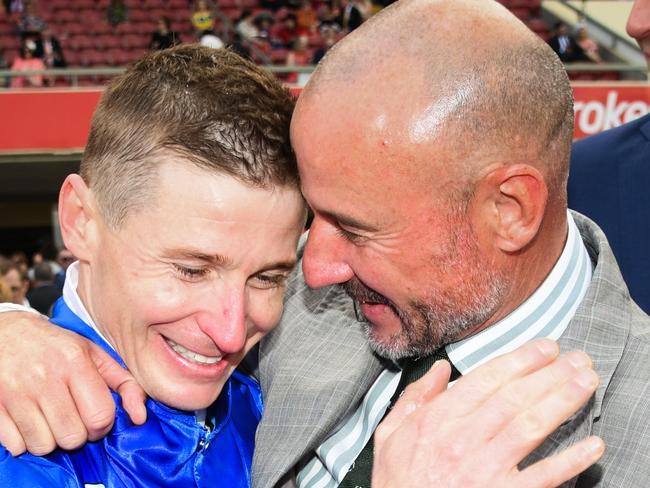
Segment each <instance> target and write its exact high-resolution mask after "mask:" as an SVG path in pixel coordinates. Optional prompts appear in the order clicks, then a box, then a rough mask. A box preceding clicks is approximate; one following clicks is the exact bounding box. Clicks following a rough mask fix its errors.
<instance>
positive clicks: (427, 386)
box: [375, 361, 451, 444]
mask: <svg viewBox="0 0 650 488" xmlns="http://www.w3.org/2000/svg"><path fill="white" fill-rule="evenodd" d="M450 374H451V367H450V366H449V363H448V362H447V361H436V363H434V365H433V366H432V367H431V369H430V370H429V371H428V372H427V374H426V375H424V376H423V377H422V378H420V379H419V380H418V381H416V382H414V383H411V384H410V385H409V386H408V387H407V388H406V389H405V390H404V394H403V395H402V396H401V397H400V399H399V400H398V401H397V403H395V406H394V407H393V409H392V410H391V412H390V413H389V414H388V415H387V416H386V418H385V419H384V420H382V422H381V425H380V426H379V427H378V428H377V430H376V431H375V442H376V443H377V444H380V443H381V441H382V439H385V438H387V437H389V436H390V435H391V434H392V433H393V431H394V430H395V429H397V428H398V427H399V426H400V425H401V424H402V422H403V421H404V419H405V418H406V417H408V416H409V415H410V414H411V413H413V412H414V411H415V410H416V409H417V408H418V407H419V406H420V405H422V404H423V403H426V402H428V401H430V400H431V399H433V398H434V397H435V396H436V395H438V394H439V393H441V392H443V391H445V390H446V389H447V383H448V382H449V375H450Z"/></svg>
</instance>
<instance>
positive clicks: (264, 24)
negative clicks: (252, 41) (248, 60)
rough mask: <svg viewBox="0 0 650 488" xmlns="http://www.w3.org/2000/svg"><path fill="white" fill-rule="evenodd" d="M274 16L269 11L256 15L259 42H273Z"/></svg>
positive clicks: (266, 43) (267, 44)
mask: <svg viewBox="0 0 650 488" xmlns="http://www.w3.org/2000/svg"><path fill="white" fill-rule="evenodd" d="M274 20H275V19H274V18H273V16H272V15H270V14H269V13H268V12H262V13H261V14H259V15H258V16H257V17H255V27H256V28H257V38H256V39H257V43H258V44H262V45H264V46H271V45H272V44H273V41H272V35H271V29H272V28H273V22H274Z"/></svg>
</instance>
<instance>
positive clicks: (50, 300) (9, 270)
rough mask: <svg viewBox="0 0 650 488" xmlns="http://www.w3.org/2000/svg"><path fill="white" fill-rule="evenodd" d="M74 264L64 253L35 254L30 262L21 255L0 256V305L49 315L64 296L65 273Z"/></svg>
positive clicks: (65, 251) (18, 253)
mask: <svg viewBox="0 0 650 488" xmlns="http://www.w3.org/2000/svg"><path fill="white" fill-rule="evenodd" d="M74 261H75V258H74V256H73V255H72V253H71V252H70V251H68V250H67V249H61V250H59V251H58V252H48V251H43V252H37V253H35V254H34V255H33V256H32V258H31V260H28V258H27V256H26V255H25V253H23V252H16V253H14V254H12V255H11V256H3V255H2V254H0V303H2V302H11V303H15V304H18V305H26V306H28V307H32V308H34V309H35V310H37V311H39V312H40V313H42V314H44V315H50V313H51V309H52V305H53V304H54V302H55V301H56V300H57V299H58V298H59V297H60V296H61V293H62V292H63V284H64V283H65V272H66V270H67V269H68V266H70V264H72V263H73V262H74Z"/></svg>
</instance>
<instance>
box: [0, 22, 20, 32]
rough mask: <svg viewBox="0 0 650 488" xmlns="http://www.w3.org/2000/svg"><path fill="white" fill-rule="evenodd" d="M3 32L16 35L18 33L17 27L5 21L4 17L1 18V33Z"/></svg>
mask: <svg viewBox="0 0 650 488" xmlns="http://www.w3.org/2000/svg"><path fill="white" fill-rule="evenodd" d="M3 34H11V35H15V34H16V27H15V26H13V25H11V24H10V23H8V22H3V21H2V19H0V35H3Z"/></svg>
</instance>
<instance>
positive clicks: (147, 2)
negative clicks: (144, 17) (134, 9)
mask: <svg viewBox="0 0 650 488" xmlns="http://www.w3.org/2000/svg"><path fill="white" fill-rule="evenodd" d="M144 6H145V8H148V9H153V8H162V9H164V8H166V7H167V4H166V3H165V2H164V1H163V0H144Z"/></svg>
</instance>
